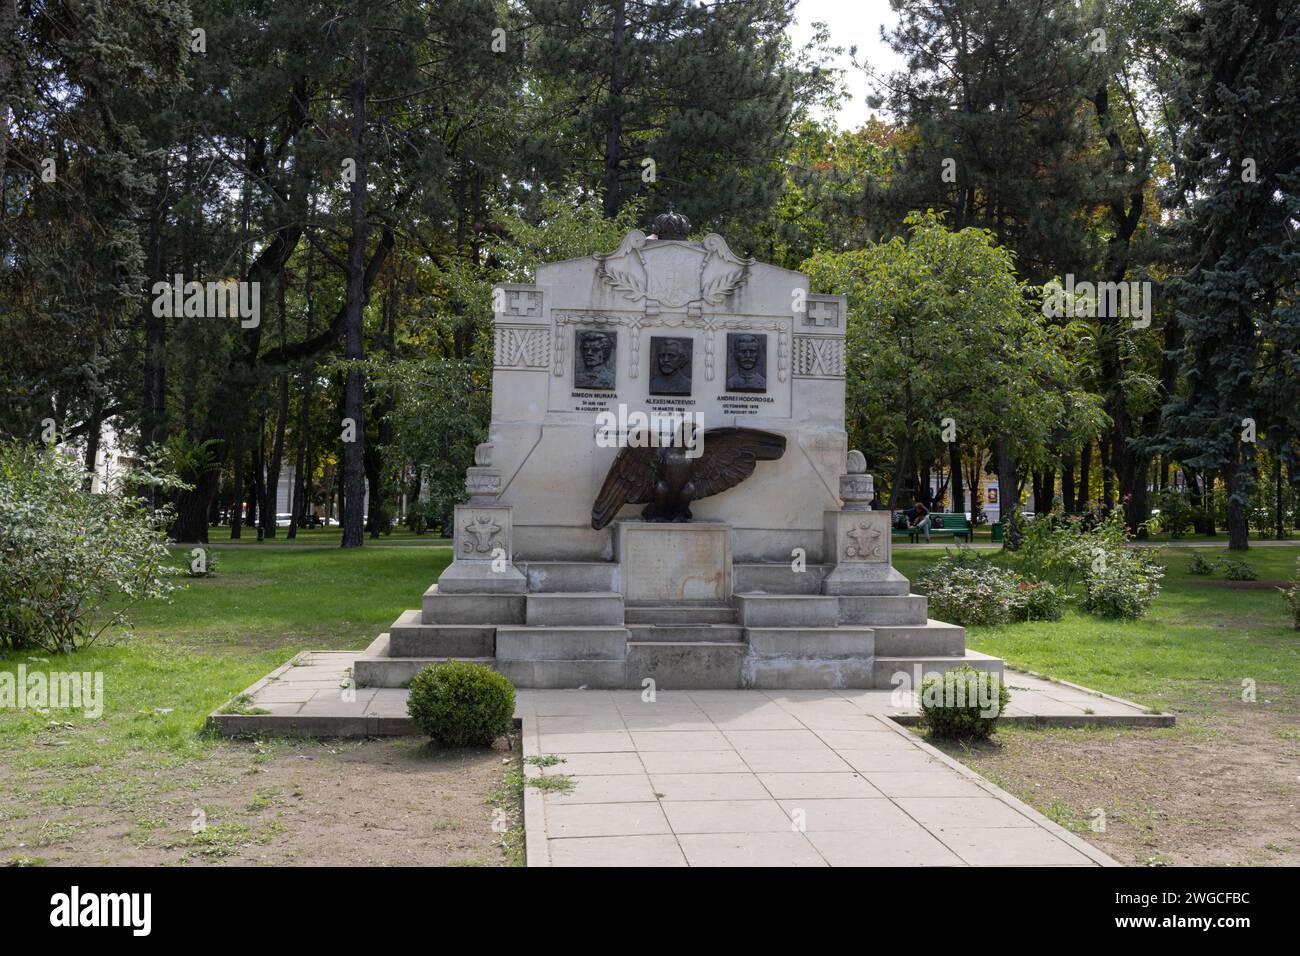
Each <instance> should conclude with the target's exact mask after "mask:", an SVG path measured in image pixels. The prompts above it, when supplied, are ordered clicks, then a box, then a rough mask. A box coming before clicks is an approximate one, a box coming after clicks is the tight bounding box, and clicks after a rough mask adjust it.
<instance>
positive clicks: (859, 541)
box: [844, 521, 885, 561]
mask: <svg viewBox="0 0 1300 956" xmlns="http://www.w3.org/2000/svg"><path fill="white" fill-rule="evenodd" d="M845 537H846V538H848V541H847V542H846V543H845V545H844V557H845V558H846V559H849V560H858V561H883V560H884V559H885V538H884V532H882V531H881V528H880V525H879V524H878V523H874V522H873V523H868V522H865V521H862V522H858V523H856V524H854V525H853V526H852V527H850V528H849V530H848V531H846V532H845Z"/></svg>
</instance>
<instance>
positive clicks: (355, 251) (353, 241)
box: [341, 31, 370, 548]
mask: <svg viewBox="0 0 1300 956" xmlns="http://www.w3.org/2000/svg"><path fill="white" fill-rule="evenodd" d="M355 50H356V52H355V58H354V61H353V64H352V67H353V74H352V84H351V100H352V158H353V160H354V161H355V162H356V167H357V169H356V177H355V178H354V179H353V180H352V196H351V214H352V215H351V219H352V222H351V225H352V234H351V236H350V237H349V239H348V258H347V314H346V318H345V322H344V327H345V329H346V332H347V349H346V353H345V354H346V355H347V358H348V360H349V365H348V384H347V394H346V397H345V399H344V410H343V414H344V417H345V418H347V419H350V425H351V430H352V437H353V439H354V440H353V441H345V442H344V443H343V488H344V495H343V540H342V542H341V545H342V547H344V548H359V547H361V545H362V543H363V537H362V526H361V525H362V514H361V511H362V506H363V504H364V494H365V491H364V487H363V486H364V483H365V478H366V475H365V435H366V429H365V391H366V380H365V373H364V372H363V371H362V370H361V367H360V364H359V363H360V362H361V360H362V359H363V358H365V345H364V343H363V341H362V331H363V319H364V314H363V313H364V310H365V274H366V267H365V257H366V242H367V239H368V238H369V235H370V227H369V220H368V212H369V210H368V205H367V195H366V184H367V180H368V176H367V172H366V162H367V159H366V144H365V130H366V38H365V32H364V31H362V32H360V33H358V35H357V40H356V47H355Z"/></svg>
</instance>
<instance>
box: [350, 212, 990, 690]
mask: <svg viewBox="0 0 1300 956" xmlns="http://www.w3.org/2000/svg"><path fill="white" fill-rule="evenodd" d="M688 233H689V225H688V224H687V223H686V221H685V219H684V218H683V217H681V216H680V215H676V214H667V215H664V216H660V217H659V218H658V219H657V220H656V221H655V224H654V226H653V228H652V231H651V234H649V235H647V234H646V233H644V232H641V231H640V230H633V231H632V232H629V233H628V234H627V236H625V237H624V239H623V241H622V242H621V243H619V245H618V248H616V249H614V250H612V251H610V252H604V253H602V252H597V253H594V254H592V255H590V256H587V257H584V258H581V259H570V260H567V261H563V262H553V263H547V264H544V265H541V266H539V267H538V268H537V274H536V282H535V284H532V285H523V284H502V285H500V286H498V289H497V295H496V301H497V303H498V304H499V305H500V306H501V307H500V308H499V309H498V311H497V312H496V315H495V330H494V331H495V341H494V344H495V363H494V369H493V393H492V422H491V426H490V429H489V434H488V438H487V441H485V442H484V443H483V444H481V445H480V446H479V447H478V449H477V450H476V453H475V460H474V465H473V466H472V467H471V468H470V469H469V472H468V474H467V476H466V482H465V484H466V491H467V493H468V496H469V497H468V501H467V502H466V503H465V504H463V505H459V506H457V508H456V510H455V515H454V531H453V546H454V559H453V561H452V563H451V565H450V566H449V567H448V568H447V569H446V570H445V571H444V572H443V573H442V575H441V576H440V577H439V579H438V582H437V583H436V584H435V585H433V586H432V587H430V588H429V590H428V591H427V592H425V595H424V600H423V604H422V607H421V608H420V609H417V610H412V611H407V612H406V613H404V614H403V615H402V616H401V617H399V618H398V620H397V621H395V622H394V623H393V625H392V626H391V627H390V628H389V630H388V633H387V634H385V635H381V636H380V638H379V639H378V640H377V641H376V642H375V643H374V644H373V645H372V646H371V648H370V649H368V650H367V652H366V653H365V654H364V655H363V656H361V657H360V658H358V660H357V661H356V666H355V668H354V673H355V677H356V680H357V683H358V684H359V685H360V686H383V687H397V686H403V685H404V684H405V683H406V682H408V681H409V680H410V679H411V677H413V676H414V675H415V674H416V673H417V672H418V671H419V670H421V669H423V668H424V667H425V666H428V665H429V664H430V663H434V662H437V661H439V660H446V659H449V658H458V659H472V660H479V661H481V662H483V663H486V664H489V665H491V666H493V667H495V668H497V669H498V670H500V671H501V672H502V673H503V674H505V675H506V676H507V677H509V678H510V679H511V680H512V681H513V682H514V683H515V684H516V685H517V686H520V687H568V688H576V687H592V688H594V687H634V688H639V687H642V686H644V685H645V682H646V681H647V680H653V681H654V682H655V684H656V686H658V687H659V688H661V689H677V688H701V687H704V688H713V687H716V688H738V687H764V688H837V687H843V688H867V687H889V686H893V685H894V684H895V683H897V682H899V681H900V680H904V681H906V682H908V683H909V686H911V685H912V684H914V683H915V682H916V681H917V680H918V679H919V676H920V675H922V674H927V673H933V672H938V671H942V670H944V669H947V668H949V667H952V666H955V665H956V664H959V663H962V662H967V663H971V664H973V665H974V666H977V667H980V668H983V669H987V670H992V671H995V672H999V673H1000V671H1001V666H1002V662H1001V661H999V660H996V659H995V658H989V657H985V656H983V655H978V654H974V653H973V652H967V651H966V649H965V632H964V630H963V629H962V628H960V627H955V626H953V625H949V624H944V623H942V622H939V621H933V620H929V619H928V617H927V614H926V599H925V598H924V597H922V596H918V595H913V594H910V593H909V586H908V582H907V579H906V578H904V577H903V576H902V575H901V574H899V573H898V571H897V570H895V569H894V567H893V565H892V563H891V553H892V551H891V548H892V545H891V528H890V522H889V513H888V512H886V511H871V510H870V509H869V506H868V504H867V503H868V502H869V501H870V500H871V498H872V478H871V476H870V475H868V474H866V473H865V465H864V462H863V460H862V456H861V455H860V454H858V453H857V452H850V451H849V450H848V447H847V436H846V434H845V431H844V358H845V356H844V349H845V344H844V335H845V326H846V323H847V321H848V314H847V303H846V300H845V298H844V297H843V296H836V295H817V294H812V293H810V292H809V291H808V280H807V277H806V276H803V275H801V274H800V273H797V272H792V271H790V270H788V269H782V268H779V267H777V266H772V265H766V264H763V263H759V262H756V261H755V260H753V259H747V258H743V257H741V256H737V255H736V254H735V253H734V252H732V251H731V249H730V248H729V247H728V246H727V243H726V242H725V240H723V238H722V237H721V236H718V235H715V234H709V235H706V236H704V237H703V238H702V239H699V240H698V241H694V240H691V239H689V238H688ZM860 321H870V317H862V318H861V319H860ZM610 482H614V484H615V485H616V486H618V488H617V489H616V490H615V492H614V493H611V492H610V490H609V489H610ZM638 482H640V484H637V483H638ZM618 489H621V490H618ZM638 489H639V490H638ZM645 503H649V504H648V506H646V507H645V508H644V509H643V507H642V505H643V504H645ZM900 674H902V675H904V677H903V678H900V677H899V676H898V675H900Z"/></svg>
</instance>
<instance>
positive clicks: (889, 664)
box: [873, 651, 1003, 690]
mask: <svg viewBox="0 0 1300 956" xmlns="http://www.w3.org/2000/svg"><path fill="white" fill-rule="evenodd" d="M963 664H968V665H970V666H971V667H974V668H975V669H976V670H982V671H989V672H990V673H993V674H997V675H998V678H999V679H1001V678H1002V672H1003V661H1002V658H1000V657H990V656H989V655H988V654H981V653H979V652H978V651H967V652H966V653H965V655H964V656H961V657H938V656H929V657H877V658H876V671H875V678H874V684H873V686H875V687H899V686H902V687H903V688H904V689H906V690H916V689H918V688H919V687H920V686H921V682H922V681H924V680H925V679H926V678H927V677H930V676H936V675H940V674H943V673H944V672H946V671H949V670H952V669H953V668H954V667H961V666H962V665H963Z"/></svg>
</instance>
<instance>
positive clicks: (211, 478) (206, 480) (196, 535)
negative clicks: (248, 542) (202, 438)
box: [167, 468, 237, 544]
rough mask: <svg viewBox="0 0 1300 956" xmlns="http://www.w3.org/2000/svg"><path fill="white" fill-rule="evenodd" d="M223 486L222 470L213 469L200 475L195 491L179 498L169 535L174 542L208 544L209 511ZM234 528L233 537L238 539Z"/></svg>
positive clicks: (195, 484)
mask: <svg viewBox="0 0 1300 956" xmlns="http://www.w3.org/2000/svg"><path fill="white" fill-rule="evenodd" d="M220 486H221V470H220V469H219V468H212V469H209V470H208V471H205V472H204V473H203V474H201V475H199V477H198V480H197V481H195V483H194V490H193V491H192V492H190V493H188V494H181V495H178V496H177V501H176V520H175V521H174V522H172V526H171V528H170V530H169V531H168V532H167V533H168V535H169V536H170V537H171V538H172V540H174V541H178V542H181V541H183V542H186V543H190V542H193V543H198V544H207V541H208V509H209V507H210V506H211V504H212V499H213V498H214V497H215V496H216V494H217V490H218V489H219V488H220ZM234 532H235V529H233V528H232V531H231V537H237V535H236V534H235V533H234Z"/></svg>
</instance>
